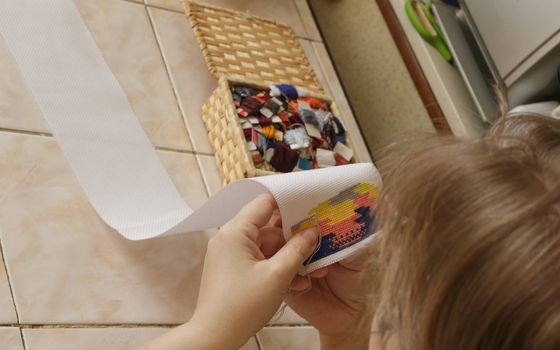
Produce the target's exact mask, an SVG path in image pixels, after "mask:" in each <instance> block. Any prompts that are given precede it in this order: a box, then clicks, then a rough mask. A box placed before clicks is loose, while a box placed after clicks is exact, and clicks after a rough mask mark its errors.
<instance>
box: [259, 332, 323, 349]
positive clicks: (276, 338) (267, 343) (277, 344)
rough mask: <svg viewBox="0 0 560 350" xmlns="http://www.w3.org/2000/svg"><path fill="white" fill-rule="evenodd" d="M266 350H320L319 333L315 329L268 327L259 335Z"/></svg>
mask: <svg viewBox="0 0 560 350" xmlns="http://www.w3.org/2000/svg"><path fill="white" fill-rule="evenodd" d="M258 338H259V340H260V343H261V347H262V349H264V350H300V349H305V350H319V349H320V344H319V333H318V332H317V330H315V328H313V327H266V328H264V329H262V330H261V331H260V332H259V333H258Z"/></svg>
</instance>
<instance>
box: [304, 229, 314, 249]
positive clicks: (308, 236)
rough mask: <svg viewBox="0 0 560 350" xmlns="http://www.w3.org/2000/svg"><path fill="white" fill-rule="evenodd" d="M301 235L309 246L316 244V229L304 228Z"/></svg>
mask: <svg viewBox="0 0 560 350" xmlns="http://www.w3.org/2000/svg"><path fill="white" fill-rule="evenodd" d="M302 235H303V237H304V238H305V240H306V241H307V243H309V245H310V246H315V245H316V244H317V239H318V237H317V231H315V230H314V229H309V230H305V231H304V232H303V233H302Z"/></svg>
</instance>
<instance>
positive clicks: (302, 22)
mask: <svg viewBox="0 0 560 350" xmlns="http://www.w3.org/2000/svg"><path fill="white" fill-rule="evenodd" d="M292 3H293V4H294V7H295V8H296V12H297V14H298V17H299V20H300V22H301V25H302V27H303V30H304V31H305V34H306V35H305V36H300V35H296V38H298V39H307V40H309V41H313V42H318V43H322V42H323V40H317V39H315V38H311V36H312V35H311V33H309V32H308V31H307V26H306V25H305V22H304V21H303V14H302V13H301V11H300V10H299V7H298V5H297V4H296V0H292ZM305 5H306V6H307V7H309V4H308V3H307V1H305ZM309 11H311V8H309ZM311 19H312V20H313V23H315V27H317V22H316V21H315V18H314V17H313V16H312V17H311ZM317 32H318V33H319V35H320V34H321V33H320V32H319V28H317Z"/></svg>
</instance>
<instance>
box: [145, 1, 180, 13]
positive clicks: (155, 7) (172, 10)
mask: <svg viewBox="0 0 560 350" xmlns="http://www.w3.org/2000/svg"><path fill="white" fill-rule="evenodd" d="M144 5H145V6H146V7H151V8H154V9H158V10H162V11H168V12H173V13H180V14H185V12H184V11H181V10H175V9H170V8H168V7H163V6H158V5H152V4H148V3H144Z"/></svg>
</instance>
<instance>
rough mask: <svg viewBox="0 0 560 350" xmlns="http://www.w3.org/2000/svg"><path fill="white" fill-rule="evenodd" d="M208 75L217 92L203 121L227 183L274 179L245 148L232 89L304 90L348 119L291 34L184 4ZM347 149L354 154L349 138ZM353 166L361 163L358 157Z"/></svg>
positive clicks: (251, 19)
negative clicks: (276, 87)
mask: <svg viewBox="0 0 560 350" xmlns="http://www.w3.org/2000/svg"><path fill="white" fill-rule="evenodd" d="M183 5H184V6H185V10H186V13H187V16H188V19H189V21H190V22H191V25H192V27H193V30H194V33H195V35H196V38H197V40H198V42H199V44H200V47H201V49H202V53H203V55H204V58H205V59H206V63H207V65H208V70H209V71H210V74H211V75H212V76H213V77H214V78H216V79H218V87H217V88H216V90H215V91H214V92H213V93H212V95H211V96H210V98H209V99H208V101H207V102H206V103H205V104H204V105H203V106H202V119H203V120H204V124H205V125H206V128H207V130H208V137H209V139H210V143H211V144H212V147H213V149H214V153H215V155H216V162H217V164H218V169H219V171H220V175H221V177H222V180H223V183H224V184H227V183H230V182H232V181H235V180H238V179H242V178H245V177H254V176H263V175H271V174H275V172H274V171H273V169H272V168H271V167H269V168H265V169H262V168H261V169H258V168H257V167H255V164H254V163H253V159H252V157H251V154H250V152H249V149H248V147H247V142H246V140H245V137H244V135H243V129H242V127H241V122H240V120H239V117H238V115H237V109H236V107H235V104H234V102H233V97H232V94H231V86H232V85H244V86H251V87H255V88H259V89H263V90H264V89H267V88H268V86H269V85H270V84H279V83H282V84H293V85H297V86H301V87H304V88H306V89H307V90H308V91H309V92H310V96H311V97H315V98H317V99H319V100H322V101H324V102H326V103H328V104H329V105H330V108H331V110H332V112H333V113H334V114H335V115H336V116H338V117H339V118H340V119H341V120H342V122H343V123H344V117H343V116H342V115H340V112H339V110H338V108H337V107H336V105H335V104H334V102H333V101H332V99H331V98H329V97H328V96H325V95H324V94H323V89H322V87H321V85H320V84H319V82H318V80H317V76H316V75H315V73H314V72H313V68H311V65H310V64H309V61H308V60H307V57H306V56H305V53H304V51H303V48H302V47H301V45H300V44H299V41H298V40H297V38H296V36H295V34H294V32H293V30H292V29H291V28H290V27H289V26H287V25H285V24H281V23H278V22H275V21H271V20H268V19H264V18H259V17H255V16H251V15H249V14H246V13H243V12H237V11H232V10H227V9H223V8H218V7H214V6H209V5H201V4H198V3H195V2H190V1H187V0H183ZM346 140H347V146H349V147H351V148H352V143H351V139H350V135H348V134H347V135H346ZM353 161H354V162H357V161H359V160H358V159H356V157H354V159H353Z"/></svg>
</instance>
